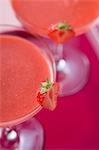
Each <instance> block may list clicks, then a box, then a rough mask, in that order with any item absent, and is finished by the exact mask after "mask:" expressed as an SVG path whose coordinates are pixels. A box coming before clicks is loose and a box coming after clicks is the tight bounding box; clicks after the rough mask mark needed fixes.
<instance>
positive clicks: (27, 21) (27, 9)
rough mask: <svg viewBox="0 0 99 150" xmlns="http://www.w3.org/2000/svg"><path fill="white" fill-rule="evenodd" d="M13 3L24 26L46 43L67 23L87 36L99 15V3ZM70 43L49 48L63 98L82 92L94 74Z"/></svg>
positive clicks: (88, 0) (89, 0)
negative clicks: (54, 29) (50, 34)
mask: <svg viewBox="0 0 99 150" xmlns="http://www.w3.org/2000/svg"><path fill="white" fill-rule="evenodd" d="M11 2H12V7H13V9H14V11H15V13H16V16H17V18H18V19H19V20H20V21H21V22H22V23H23V26H24V27H25V28H26V29H27V30H28V31H29V32H30V33H32V34H35V33H36V34H38V35H40V36H42V37H44V39H45V41H47V40H48V38H49V37H48V30H49V28H51V26H54V25H56V24H58V23H63V22H67V23H68V24H69V25H71V26H72V29H73V30H74V31H75V34H76V36H78V35H80V34H82V33H85V32H86V31H87V30H88V28H89V27H91V25H92V22H93V21H94V20H95V19H96V18H97V17H98V15H99V1H97V0H61V1H60V0H57V1H56V0H53V1H51V0H49V1H45V0H36V1H35V0H29V1H28V2H27V1H20V0H11ZM38 37H39V36H38ZM75 38H76V37H74V39H75ZM70 40H73V38H71V39H70ZM67 43H68V42H67V41H66V42H64V43H62V44H56V43H54V42H53V41H52V40H51V41H50V44H48V45H49V50H50V51H51V52H52V54H53V55H54V58H55V62H56V69H57V81H59V82H60V96H65V95H66V96H68V95H72V94H75V93H76V92H78V91H79V90H81V89H82V88H83V87H84V86H85V84H86V83H87V81H88V76H89V70H90V69H89V68H90V62H89V60H88V58H87V56H86V55H85V54H84V53H83V52H81V51H80V50H79V49H76V48H74V47H73V46H72V45H69V46H68V44H67ZM82 46H83V45H82Z"/></svg>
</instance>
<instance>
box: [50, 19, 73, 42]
mask: <svg viewBox="0 0 99 150" xmlns="http://www.w3.org/2000/svg"><path fill="white" fill-rule="evenodd" d="M48 36H49V37H50V38H51V39H52V40H53V41H54V42H56V43H58V44H62V43H64V42H66V41H67V40H69V39H71V38H72V37H74V36H75V32H74V30H73V29H72V27H71V25H69V24H68V23H64V22H63V23H58V24H55V25H52V26H51V27H50V28H49V31H48Z"/></svg>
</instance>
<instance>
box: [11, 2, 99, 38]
mask: <svg viewBox="0 0 99 150" xmlns="http://www.w3.org/2000/svg"><path fill="white" fill-rule="evenodd" d="M12 6H13V8H14V10H15V12H16V14H17V16H18V18H19V19H20V20H21V21H22V22H23V23H24V25H25V26H26V27H27V29H29V31H30V32H32V33H34V32H36V33H38V34H40V35H42V36H47V34H48V28H49V27H50V26H51V25H52V24H56V23H59V22H63V21H67V22H68V23H69V24H71V25H72V27H73V28H74V30H75V32H76V34H79V33H81V32H84V31H85V29H86V27H87V25H88V24H90V23H91V22H92V21H93V20H94V19H95V18H96V17H97V16H98V15H99V1H98V0H29V1H27V0H12Z"/></svg>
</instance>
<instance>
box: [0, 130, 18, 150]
mask: <svg viewBox="0 0 99 150" xmlns="http://www.w3.org/2000/svg"><path fill="white" fill-rule="evenodd" d="M18 145H19V135H18V132H17V130H16V129H14V128H0V147H1V149H11V150H17V148H18Z"/></svg>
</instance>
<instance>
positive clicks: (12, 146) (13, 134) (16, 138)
mask: <svg viewBox="0 0 99 150" xmlns="http://www.w3.org/2000/svg"><path fill="white" fill-rule="evenodd" d="M2 36H4V37H5V36H7V37H9V36H11V37H15V38H19V36H20V38H21V40H24V39H25V40H26V39H27V41H26V42H29V43H31V44H32V43H33V39H34V38H33V36H30V34H28V33H26V32H25V31H24V30H23V29H21V28H18V27H14V26H8V25H0V37H2ZM29 38H30V39H31V41H29ZM36 40H38V39H35V40H34V41H36ZM39 43H40V40H39ZM12 44H13V43H12ZM0 45H1V48H2V41H0ZM39 50H40V53H41V52H42V54H43V56H44V59H45V60H46V61H47V62H48V69H50V75H51V76H50V78H51V80H52V82H54V81H55V72H56V71H55V62H54V59H53V56H52V55H51V54H50V52H48V53H45V52H44V50H43V49H42V48H40V47H39ZM1 56H2V55H1ZM0 60H1V65H2V59H0ZM1 69H2V68H1ZM34 73H35V72H34ZM8 78H9V77H8ZM0 80H1V81H2V76H0ZM5 84H6V82H5ZM0 85H1V84H0ZM13 88H14V85H13ZM0 91H2V87H1V90H0ZM12 93H13V91H12ZM0 97H2V94H0ZM14 98H15V97H13V99H14ZM3 101H4V100H3ZM27 101H28V100H27ZM9 103H10V101H9ZM8 105H9V104H8ZM0 107H2V99H1V98H0ZM26 107H28V106H26ZM41 109H42V107H41V105H37V107H35V109H34V110H33V111H32V112H30V113H28V112H27V114H25V115H24V116H20V117H19V118H17V119H13V120H9V117H8V118H7V116H6V118H7V120H5V121H2V120H3V118H2V115H3V114H2V111H1V112H0V118H1V119H0V127H1V128H0V149H1V150H5V149H8V150H16V149H18V150H32V149H33V150H37V149H42V147H43V129H42V126H41V124H40V123H39V122H38V121H37V120H36V119H35V118H34V117H33V116H34V115H35V114H36V113H38V112H39V111H40V110H41ZM18 111H19V110H18ZM12 113H13V112H12ZM6 114H7V113H6ZM14 114H15V112H14ZM32 117H33V118H32ZM31 118H32V119H31Z"/></svg>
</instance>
